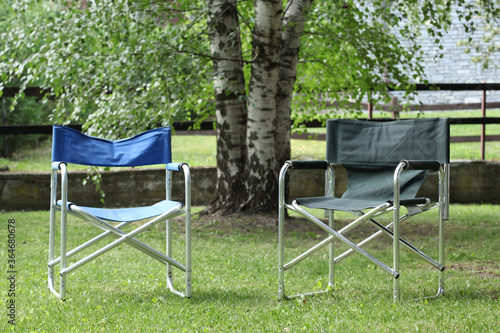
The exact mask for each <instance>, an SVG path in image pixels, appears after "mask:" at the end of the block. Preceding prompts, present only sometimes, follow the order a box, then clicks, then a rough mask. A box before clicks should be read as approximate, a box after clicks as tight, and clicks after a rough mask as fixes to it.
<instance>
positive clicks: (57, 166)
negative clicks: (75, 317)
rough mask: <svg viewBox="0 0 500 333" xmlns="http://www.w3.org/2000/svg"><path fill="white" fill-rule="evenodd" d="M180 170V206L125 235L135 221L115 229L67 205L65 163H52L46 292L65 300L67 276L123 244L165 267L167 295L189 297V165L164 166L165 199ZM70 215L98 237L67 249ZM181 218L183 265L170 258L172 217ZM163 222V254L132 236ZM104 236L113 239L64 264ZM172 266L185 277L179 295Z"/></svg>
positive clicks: (69, 203) (76, 207)
mask: <svg viewBox="0 0 500 333" xmlns="http://www.w3.org/2000/svg"><path fill="white" fill-rule="evenodd" d="M174 171H182V172H183V173H184V184H185V188H184V191H185V197H184V200H185V202H184V205H183V204H182V203H177V204H172V207H170V208H169V209H168V210H167V211H165V212H164V213H162V214H160V215H159V216H156V217H153V218H152V219H151V220H150V221H148V222H146V223H144V224H142V225H140V226H139V227H137V228H136V229H134V230H132V231H130V232H128V233H125V232H124V231H122V230H121V229H122V228H123V227H125V226H127V225H129V224H131V223H133V222H135V221H126V222H120V223H118V224H117V225H116V226H113V225H112V224H111V223H109V222H108V221H106V220H104V219H102V218H99V217H97V216H95V215H93V214H90V213H89V212H87V211H85V209H83V208H80V207H78V206H77V205H75V204H73V203H71V202H69V200H68V196H69V194H68V169H67V163H65V162H53V163H52V171H51V200H50V202H51V204H50V234H49V258H48V287H49V290H50V291H51V292H52V293H53V294H55V295H56V296H57V297H59V298H60V299H62V300H64V299H65V298H66V281H67V276H68V274H70V273H71V272H73V271H75V270H76V269H78V268H80V267H82V266H83V265H85V264H87V263H89V262H91V261H92V260H94V259H96V258H97V257H99V256H101V255H103V254H104V253H106V252H108V251H110V250H111V249H113V248H115V247H117V246H118V245H120V244H122V243H127V244H129V245H131V246H133V247H134V248H136V249H138V250H140V251H141V252H143V253H145V254H146V255H148V256H150V257H152V258H153V259H156V260H157V261H159V262H161V263H162V264H165V265H166V268H167V274H166V275H167V286H168V288H169V290H170V291H171V292H173V293H174V294H176V295H179V296H181V297H187V298H189V297H191V294H192V291H191V174H190V170H189V166H188V165H187V164H185V163H168V164H166V200H167V201H170V200H171V191H172V172H174ZM58 178H60V182H61V186H60V187H61V188H60V197H61V199H60V200H59V201H58V200H57V193H58ZM57 211H60V255H59V256H58V257H56V255H55V253H56V237H55V236H56V220H57ZM68 215H72V216H76V217H78V218H81V219H83V220H85V221H87V222H90V223H91V224H92V225H94V226H96V227H97V228H99V229H101V230H102V231H103V232H102V233H101V234H99V235H98V236H96V237H94V238H92V239H90V240H89V241H87V242H85V243H83V244H81V245H79V246H77V247H75V248H73V249H71V250H68V249H67V240H68V230H67V229H68V228H67V216H68ZM180 215H185V263H184V264H181V263H179V262H178V261H176V260H174V259H173V253H172V252H173V251H172V234H173V233H172V219H173V218H174V217H176V216H180ZM160 222H166V253H165V254H163V253H161V252H160V251H157V250H155V249H153V248H152V247H150V246H148V245H146V244H144V243H143V242H141V241H139V240H137V239H136V238H135V236H137V235H138V234H139V233H141V232H143V231H146V230H147V229H150V228H151V227H152V226H154V225H156V224H158V223H160ZM108 236H113V237H115V238H116V239H115V240H114V241H112V242H110V243H108V244H107V245H106V246H103V247H102V248H100V249H98V250H96V251H94V252H93V253H91V254H89V255H87V256H85V257H84V258H82V259H80V260H78V261H77V262H74V263H72V264H68V259H69V258H71V257H72V256H74V255H75V254H77V253H79V252H81V251H82V250H84V249H86V248H88V247H89V246H91V245H94V244H96V243H97V242H100V241H102V240H104V239H105V238H107V237H108ZM56 266H59V275H60V282H59V291H57V290H56V286H55V274H56ZM173 267H176V268H178V269H179V270H181V271H182V272H183V273H184V275H185V289H184V291H183V292H181V291H178V290H176V289H175V288H174V285H173V282H172V278H173Z"/></svg>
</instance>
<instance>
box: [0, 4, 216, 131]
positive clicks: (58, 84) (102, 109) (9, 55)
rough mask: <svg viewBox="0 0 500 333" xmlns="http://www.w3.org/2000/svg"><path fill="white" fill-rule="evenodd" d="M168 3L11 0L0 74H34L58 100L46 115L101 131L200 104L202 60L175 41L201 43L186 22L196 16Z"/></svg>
mask: <svg viewBox="0 0 500 333" xmlns="http://www.w3.org/2000/svg"><path fill="white" fill-rule="evenodd" d="M168 5H172V4H170V3H169V4H167V5H165V4H161V5H158V4H155V3H151V2H150V1H134V2H130V1H124V0H122V1H111V0H107V1H97V2H80V1H74V2H63V3H61V2H48V1H41V2H38V1H21V0H19V1H13V5H12V8H13V9H14V10H15V12H16V18H15V20H14V21H13V22H12V26H11V29H10V30H8V31H7V32H5V33H3V34H2V35H1V36H2V42H3V44H4V45H6V48H5V49H4V51H2V53H0V57H1V59H3V63H2V67H1V74H2V80H3V81H4V82H7V84H9V83H13V82H15V80H16V79H17V80H20V82H21V87H26V86H29V85H37V84H40V82H41V86H42V87H44V88H48V89H50V91H51V93H50V95H52V96H54V97H55V98H56V101H57V104H56V110H55V113H54V115H53V118H52V122H58V123H61V122H62V123H67V122H69V121H77V122H80V121H84V122H86V125H85V127H86V128H87V129H88V128H90V130H91V132H93V133H94V134H97V135H100V136H104V137H108V138H116V137H124V136H127V135H129V134H131V133H137V132H140V131H142V130H145V129H147V128H150V127H152V126H158V125H168V124H169V123H170V120H171V118H172V116H173V117H176V116H177V115H178V114H181V113H183V112H184V113H185V112H187V111H188V110H189V111H190V112H198V111H199V110H206V109H207V101H208V98H207V97H208V96H209V94H210V92H211V89H208V88H209V87H210V82H209V80H208V78H207V72H208V70H207V66H206V61H204V58H195V57H192V56H191V55H190V54H187V53H183V52H182V48H183V45H184V44H185V43H188V44H190V45H191V47H192V49H198V50H201V51H202V50H204V49H205V48H207V44H206V43H204V42H203V41H200V40H199V39H197V38H196V36H192V35H190V34H195V32H196V29H195V28H192V29H188V28H187V25H190V24H194V23H195V22H192V21H191V20H190V19H188V16H187V15H185V13H184V12H182V11H179V10H178V8H169V7H166V6H168ZM179 20H180V22H182V24H180V23H174V22H177V21H179ZM201 51H200V52H201ZM193 87H196V88H195V89H196V94H194V93H193V91H192V88H193Z"/></svg>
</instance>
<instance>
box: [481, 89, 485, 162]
mask: <svg viewBox="0 0 500 333" xmlns="http://www.w3.org/2000/svg"><path fill="white" fill-rule="evenodd" d="M482 97H483V98H482V101H481V117H482V118H483V119H484V118H486V90H484V89H483V96H482ZM485 147H486V124H485V123H484V122H483V124H482V125H481V159H482V160H484V159H485V157H486V155H485Z"/></svg>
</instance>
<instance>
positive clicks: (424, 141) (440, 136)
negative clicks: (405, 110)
mask: <svg viewBox="0 0 500 333" xmlns="http://www.w3.org/2000/svg"><path fill="white" fill-rule="evenodd" d="M326 126H327V144H326V146H327V154H326V157H327V160H328V161H329V162H330V163H338V164H348V165H379V166H395V165H397V164H398V163H399V162H400V161H401V160H403V159H406V160H434V161H439V162H441V163H442V164H444V163H449V161H450V152H449V147H450V133H449V123H448V119H446V118H432V119H411V120H397V121H388V122H375V121H360V120H346V119H330V120H328V121H327V125H326Z"/></svg>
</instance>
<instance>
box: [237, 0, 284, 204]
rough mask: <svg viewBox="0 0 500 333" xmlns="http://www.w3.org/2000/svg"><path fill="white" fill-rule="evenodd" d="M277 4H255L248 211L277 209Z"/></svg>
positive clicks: (268, 0)
mask: <svg viewBox="0 0 500 333" xmlns="http://www.w3.org/2000/svg"><path fill="white" fill-rule="evenodd" d="M282 15H283V4H282V1H281V0H257V1H255V27H254V36H253V49H254V52H258V54H257V55H256V57H255V61H254V62H253V63H252V69H251V75H250V85H249V90H248V94H249V96H248V97H249V98H248V121H247V149H248V157H247V177H246V178H247V182H246V186H245V191H247V192H248V193H249V194H250V196H249V198H248V201H247V202H246V203H245V205H246V206H247V207H248V210H250V211H252V210H255V211H272V210H273V209H274V208H275V207H277V205H276V203H277V198H278V186H277V184H278V182H277V177H276V175H277V170H278V169H279V166H278V164H277V160H276V149H275V138H276V92H277V85H278V78H279V70H280V58H281V48H282V44H281V41H282V40H281V23H282Z"/></svg>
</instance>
